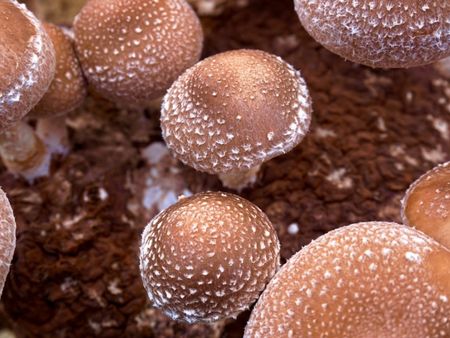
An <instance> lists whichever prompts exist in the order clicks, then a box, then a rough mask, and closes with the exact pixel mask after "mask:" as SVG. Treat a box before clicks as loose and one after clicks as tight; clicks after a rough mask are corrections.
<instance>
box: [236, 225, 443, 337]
mask: <svg viewBox="0 0 450 338" xmlns="http://www.w3.org/2000/svg"><path fill="white" fill-rule="evenodd" d="M449 266H450V251H449V250H447V249H446V248H445V247H443V246H442V245H440V244H439V243H438V242H436V241H434V240H433V239H432V238H430V237H428V236H426V235H424V234H422V233H421V232H419V231H416V230H414V229H412V228H410V227H407V226H404V225H399V224H395V223H382V222H370V223H359V224H353V225H350V226H347V227H343V228H340V229H338V230H335V231H331V232H329V233H327V234H326V235H324V236H322V237H320V238H319V239H317V240H316V241H314V242H312V243H311V244H309V245H307V246H306V247H304V248H303V249H302V250H300V251H299V252H298V253H297V254H295V255H294V256H293V257H292V258H291V259H290V260H289V261H288V262H287V263H286V265H284V266H283V267H282V268H281V270H280V271H279V272H278V273H277V274H276V275H275V277H274V278H273V279H272V280H271V281H270V283H269V285H268V286H267V288H266V289H265V290H264V292H263V294H262V296H261V298H260V299H259V301H258V303H257V304H256V306H255V308H254V310H253V312H252V314H251V317H250V320H249V322H248V324H247V327H246V330H245V335H244V337H246V338H250V337H255V338H262V337H297V338H302V337H334V338H341V337H396V338H407V337H449V335H450V320H449V313H450V303H449V298H450V270H449V268H448V267H449Z"/></svg>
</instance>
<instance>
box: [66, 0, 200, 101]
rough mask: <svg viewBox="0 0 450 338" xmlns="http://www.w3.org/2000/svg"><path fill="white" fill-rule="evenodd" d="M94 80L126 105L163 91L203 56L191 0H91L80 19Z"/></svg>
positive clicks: (82, 51) (87, 70)
mask: <svg viewBox="0 0 450 338" xmlns="http://www.w3.org/2000/svg"><path fill="white" fill-rule="evenodd" d="M74 31H75V44H76V49H77V52H78V56H79V58H80V62H81V66H82V68H83V71H84V74H85V75H86V77H87V79H88V82H89V83H90V84H91V85H92V86H93V87H94V89H95V90H96V91H97V92H99V93H100V94H102V95H103V96H105V97H107V98H110V99H111V100H113V101H115V102H117V103H120V104H124V105H131V106H135V105H143V104H146V103H148V102H149V101H151V100H152V99H155V98H158V97H159V96H162V95H163V94H164V92H165V90H166V89H167V88H168V87H169V86H170V85H171V84H172V82H173V81H174V80H175V79H176V78H177V77H178V76H179V75H180V74H181V73H182V72H183V71H184V70H185V69H187V68H188V67H190V66H192V65H193V64H194V63H195V62H197V61H198V59H199V58H200V53H201V50H202V45H203V32H202V28H201V25H200V22H199V20H198V17H197V16H196V14H195V13H194V11H193V10H192V8H191V7H190V6H189V5H188V4H187V3H186V1H185V0H159V1H148V0H90V1H89V2H88V3H87V4H86V5H85V6H84V7H83V9H82V10H81V12H80V14H79V15H78V16H77V18H76V19H75V22H74Z"/></svg>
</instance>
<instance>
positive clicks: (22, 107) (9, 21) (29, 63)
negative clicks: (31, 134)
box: [0, 0, 55, 130]
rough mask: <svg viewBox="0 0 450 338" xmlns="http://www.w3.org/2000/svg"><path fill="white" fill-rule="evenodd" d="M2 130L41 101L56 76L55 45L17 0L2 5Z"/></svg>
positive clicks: (0, 33) (0, 109) (6, 0)
mask: <svg viewBox="0 0 450 338" xmlns="http://www.w3.org/2000/svg"><path fill="white" fill-rule="evenodd" d="M0 18H1V20H0V55H1V57H0V130H3V129H5V128H7V127H10V126H11V125H13V124H14V123H16V122H17V121H19V120H21V119H22V118H23V117H24V116H25V115H26V114H28V112H29V111H30V110H31V109H32V108H33V107H34V106H35V105H36V104H37V103H38V102H39V100H40V99H41V98H42V96H43V95H44V93H45V92H46V91H47V89H48V87H49V85H50V83H51V81H52V79H53V76H54V74H55V51H54V49H53V45H52V42H51V40H50V38H49V37H48V35H47V33H46V32H45V30H44V28H43V27H42V25H41V24H40V23H39V21H38V20H37V19H36V17H35V16H34V15H33V14H32V13H31V12H30V11H28V10H27V9H26V7H25V5H21V4H19V3H18V2H16V1H15V0H3V1H1V2H0Z"/></svg>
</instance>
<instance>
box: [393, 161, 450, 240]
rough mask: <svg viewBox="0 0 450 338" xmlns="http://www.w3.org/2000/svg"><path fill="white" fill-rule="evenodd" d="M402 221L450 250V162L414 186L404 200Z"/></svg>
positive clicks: (425, 176)
mask: <svg viewBox="0 0 450 338" xmlns="http://www.w3.org/2000/svg"><path fill="white" fill-rule="evenodd" d="M402 218H403V222H404V223H405V224H408V225H410V226H412V227H415V228H417V229H419V230H420V231H423V232H425V233H426V234H427V235H429V236H431V237H433V238H434V239H435V240H437V241H438V242H440V243H442V244H444V245H445V246H446V247H447V248H450V162H447V163H445V164H442V165H440V166H438V167H436V168H434V169H432V170H430V171H429V172H427V173H426V174H425V175H423V176H422V177H420V178H419V179H418V180H417V181H415V182H414V183H413V184H412V185H411V187H410V188H409V190H408V191H407V193H406V196H405V198H404V200H403V208H402Z"/></svg>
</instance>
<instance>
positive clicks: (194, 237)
mask: <svg viewBox="0 0 450 338" xmlns="http://www.w3.org/2000/svg"><path fill="white" fill-rule="evenodd" d="M279 250H280V247H279V242H278V238H277V235H276V232H275V229H274V228H273V226H272V224H271V223H270V221H269V219H268V218H267V216H266V215H265V214H264V213H263V212H262V211H261V210H260V209H259V208H257V207H256V206H255V205H253V204H252V203H250V202H249V201H247V200H245V199H243V198H241V197H238V196H235V195H231V194H225V193H215V192H210V193H202V194H198V195H194V196H192V197H188V198H183V199H181V200H180V201H179V202H178V203H177V204H175V205H173V206H171V207H169V208H168V209H166V210H165V211H163V212H162V213H160V214H159V215H158V216H156V217H155V218H154V219H153V220H152V221H151V222H150V224H149V225H148V226H147V227H146V229H145V231H144V234H143V237H142V245H141V255H140V262H141V274H142V279H143V281H144V286H145V288H146V290H147V293H148V295H149V297H150V300H151V301H152V302H153V304H154V306H156V307H159V308H161V309H162V310H163V311H164V312H165V313H166V314H167V315H169V316H170V317H171V318H173V319H177V320H182V321H186V322H190V323H193V322H199V321H201V322H211V321H217V320H219V319H223V318H227V317H233V316H236V315H237V314H239V313H240V312H241V311H243V310H245V309H247V308H248V307H249V306H250V305H251V304H252V303H253V302H254V301H255V300H256V299H257V298H258V296H259V294H260V293H261V291H262V290H263V289H264V287H265V285H266V284H267V283H268V281H269V280H270V279H271V278H272V276H273V275H274V273H275V272H276V270H277V268H278V266H279Z"/></svg>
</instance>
